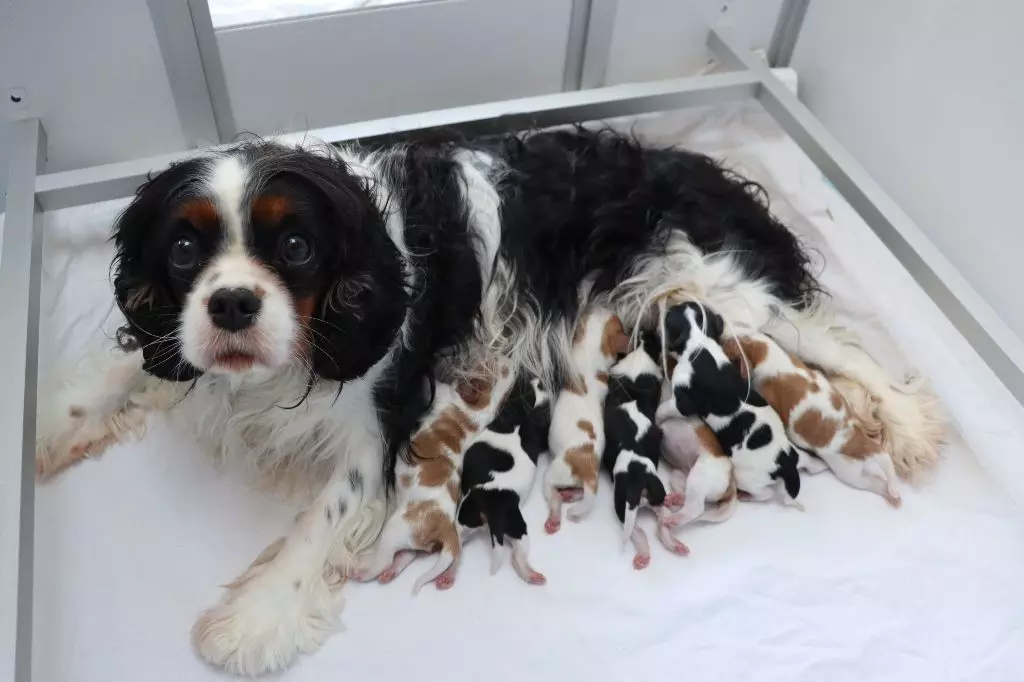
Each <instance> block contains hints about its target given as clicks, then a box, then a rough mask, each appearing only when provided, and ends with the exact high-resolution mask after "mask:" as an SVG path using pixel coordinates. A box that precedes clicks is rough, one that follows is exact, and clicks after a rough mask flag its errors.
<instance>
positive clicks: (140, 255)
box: [112, 160, 204, 381]
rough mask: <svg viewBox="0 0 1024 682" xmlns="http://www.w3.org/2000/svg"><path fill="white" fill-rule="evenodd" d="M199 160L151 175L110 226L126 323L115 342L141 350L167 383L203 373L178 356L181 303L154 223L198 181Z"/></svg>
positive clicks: (147, 367)
mask: <svg viewBox="0 0 1024 682" xmlns="http://www.w3.org/2000/svg"><path fill="white" fill-rule="evenodd" d="M203 163H204V162H203V161H201V160H191V161H185V162H182V163H178V164H175V165H173V166H171V167H170V168H168V169H167V170H165V171H163V172H162V173H160V174H158V175H156V176H154V177H152V178H150V179H149V180H148V181H147V182H146V183H145V184H143V185H142V186H141V187H140V188H139V189H138V191H137V192H136V195H135V199H134V200H133V201H132V203H131V204H130V205H129V206H128V208H126V209H125V210H124V212H123V213H121V215H120V217H118V219H117V223H116V224H115V226H114V235H113V241H114V245H115V248H116V254H115V256H114V261H113V264H112V270H113V275H114V276H113V280H114V295H115V297H116V300H117V305H118V307H119V308H120V309H121V312H122V313H123V314H124V316H125V319H126V321H127V324H126V325H125V326H124V327H122V328H121V329H120V330H119V333H118V344H119V345H120V346H121V348H122V349H124V350H126V351H131V350H136V349H141V350H142V357H143V363H142V368H143V369H144V370H145V371H146V372H148V373H149V374H152V375H153V376H156V377H159V378H161V379H167V380H169V381H191V380H192V379H195V378H196V377H198V376H199V375H200V374H202V371H200V370H199V369H197V368H196V367H193V366H192V365H191V364H189V363H188V362H186V361H185V359H184V358H183V357H182V355H181V341H180V339H179V338H178V334H177V332H178V328H179V326H180V322H181V311H182V303H181V301H179V300H177V299H176V297H175V296H174V294H173V292H172V291H171V287H170V282H169V280H168V275H167V269H166V268H167V266H166V260H165V259H166V252H165V251H164V245H163V244H162V243H160V241H159V237H158V234H157V227H158V226H159V225H160V224H161V223H162V222H163V221H166V220H167V219H168V215H167V212H168V210H170V207H171V204H172V202H173V201H174V200H175V199H176V198H177V197H179V196H181V195H182V194H183V193H186V192H188V191H190V186H191V185H192V184H194V183H196V182H198V181H199V180H200V178H201V177H202V173H201V171H202V166H203Z"/></svg>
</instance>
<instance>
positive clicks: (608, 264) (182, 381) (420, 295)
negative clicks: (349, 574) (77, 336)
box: [37, 128, 939, 674]
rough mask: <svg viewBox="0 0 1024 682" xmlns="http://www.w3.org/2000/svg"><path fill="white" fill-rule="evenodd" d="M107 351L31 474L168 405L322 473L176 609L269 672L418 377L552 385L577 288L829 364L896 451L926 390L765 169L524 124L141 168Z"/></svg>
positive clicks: (363, 497)
mask: <svg viewBox="0 0 1024 682" xmlns="http://www.w3.org/2000/svg"><path fill="white" fill-rule="evenodd" d="M114 242H115V246H116V250H117V256H116V260H115V262H114V266H113V274H114V289H115V294H116V298H117V302H118V305H119V307H120V309H121V311H122V312H123V314H124V317H125V319H126V325H125V327H124V328H123V330H122V334H121V336H120V341H121V346H122V350H123V351H125V352H123V353H121V352H115V353H114V354H111V355H105V356H104V357H103V358H101V359H100V360H99V361H98V362H93V363H91V364H90V365H88V366H85V367H84V368H83V369H82V370H81V371H80V372H79V373H78V374H77V375H75V376H70V377H67V378H66V380H65V382H64V386H63V388H62V389H61V390H59V391H56V392H55V393H54V394H53V395H52V396H50V400H49V402H48V404H47V405H46V406H44V410H43V413H42V415H41V422H40V432H39V433H40V438H39V443H38V451H37V470H38V473H39V475H40V476H41V477H46V476H48V475H51V474H53V473H55V472H56V471H59V470H60V469H62V468H64V467H66V466H68V465H69V464H71V463H73V462H75V461H76V460H78V459H81V458H83V457H86V456H89V455H95V454H98V453H99V452H101V451H102V450H103V449H105V448H106V447H107V446H109V445H110V444H112V443H114V442H117V441H118V440H120V439H122V438H124V437H125V436H126V435H128V434H130V433H133V432H138V431H139V430H140V429H141V428H142V427H143V424H144V420H145V418H146V416H147V414H149V413H151V412H152V411H154V410H157V409H161V410H162V409H169V408H171V407H173V410H171V412H173V413H180V414H182V415H185V418H186V420H187V421H190V422H191V424H192V425H193V426H195V427H197V431H198V432H199V434H200V436H201V437H203V438H205V439H206V440H207V441H209V442H210V443H211V444H212V449H213V451H214V453H216V454H217V455H218V456H219V457H221V458H225V459H231V460H234V461H237V462H241V463H243V464H244V465H245V466H248V467H249V468H251V469H252V470H253V471H254V473H255V474H256V475H257V477H259V478H263V479H279V478H281V477H285V478H290V479H295V478H305V479H306V480H312V481H313V482H314V483H316V485H317V489H318V491H319V492H318V493H317V494H316V495H315V497H314V499H313V501H312V503H311V504H310V505H309V507H308V509H307V510H306V511H305V512H304V513H302V514H301V515H300V516H299V517H298V519H297V520H296V523H295V526H294V529H293V530H292V532H291V533H290V534H289V535H288V536H287V537H285V538H282V539H280V540H278V541H277V542H274V543H272V544H271V545H270V546H269V547H268V548H267V549H266V550H265V551H264V552H263V553H262V554H261V555H260V556H259V557H258V558H257V559H256V561H254V563H253V565H252V566H250V567H249V569H248V570H246V571H245V572H244V573H243V574H242V575H241V576H240V577H239V578H238V579H237V580H235V581H234V582H232V583H231V584H230V585H229V586H228V590H227V592H226V593H225V594H224V596H223V599H222V600H221V601H220V602H219V603H218V604H217V605H215V606H213V607H212V608H210V609H208V610H207V611H205V612H204V613H203V614H202V615H201V617H200V619H199V621H198V622H197V624H196V627H195V629H194V632H193V634H194V639H195V643H196V647H197V649H198V651H199V652H200V654H201V655H202V656H203V657H204V658H205V659H206V660H208V661H210V662H212V663H214V664H218V665H221V666H224V667H225V668H227V669H229V670H231V671H235V672H239V673H247V674H256V673H262V672H268V671H273V670H277V669H280V668H283V667H285V666H287V665H288V664H289V663H290V662H291V661H292V660H294V658H295V657H296V655H298V654H299V653H300V652H309V651H312V650H314V649H315V648H317V647H318V646H319V645H320V644H321V643H322V642H323V641H324V639H325V638H326V637H327V636H328V635H329V634H330V632H331V631H332V629H333V628H334V626H335V624H336V621H337V612H338V604H339V602H338V600H337V598H336V592H337V588H338V582H339V581H337V580H335V578H336V577H337V575H338V573H337V572H340V573H341V574H344V573H345V572H346V571H347V570H348V569H349V568H350V567H351V566H352V565H353V564H354V557H355V555H356V554H357V553H358V552H360V551H361V550H362V549H364V548H365V547H367V546H368V545H369V544H370V543H371V542H372V541H373V540H374V538H375V537H376V535H377V533H378V532H379V530H380V527H381V525H382V524H383V521H384V517H385V514H386V499H387V494H386V491H387V490H388V489H389V486H390V485H391V484H392V483H393V481H392V480H391V478H392V477H393V472H394V467H395V462H396V458H397V457H400V456H405V454H406V444H407V441H408V438H409V435H410V434H411V433H412V432H413V431H414V430H415V429H416V427H417V425H418V423H419V419H420V418H421V416H422V415H423V414H424V412H425V411H426V410H427V409H428V408H429V405H430V402H431V398H432V387H433V383H432V382H433V377H434V376H443V377H444V378H445V380H449V381H460V380H461V381H467V382H473V383H474V385H477V386H484V387H486V382H487V379H488V377H487V372H488V371H489V368H492V367H494V366H495V359H496V358H504V359H507V360H509V361H511V363H512V364H513V365H514V366H515V368H516V371H517V372H518V371H521V372H526V373H529V374H530V375H532V376H535V377H537V378H539V379H541V380H542V381H543V382H544V384H545V385H547V386H552V387H556V388H557V387H558V386H562V385H564V384H565V382H566V380H567V378H569V377H570V376H571V375H572V373H573V371H574V370H573V367H572V366H571V363H570V361H569V357H570V349H571V346H572V336H573V329H574V327H575V326H576V322H577V319H578V317H579V315H580V313H581V311H583V309H584V308H586V307H588V306H592V305H596V306H602V307H606V308H610V309H612V310H614V311H615V312H616V314H617V315H618V316H619V318H620V319H621V320H622V321H623V323H624V324H625V326H626V328H627V329H635V328H637V327H641V328H646V329H652V328H654V327H655V326H656V324H655V322H656V319H655V317H656V314H657V310H658V307H659V306H658V304H659V303H661V302H662V301H664V300H682V299H694V300H697V301H700V302H701V303H702V304H704V305H706V306H708V307H710V308H711V309H713V310H715V311H717V312H718V313H719V314H721V315H722V316H723V318H724V320H725V323H726V324H727V325H728V326H729V327H731V328H736V329H753V330H762V331H769V332H771V333H772V335H773V336H774V337H775V338H776V339H778V341H779V342H780V343H781V344H782V345H783V346H784V347H785V348H786V349H787V350H789V351H791V352H794V353H796V354H798V355H799V356H800V357H802V358H803V359H804V360H806V361H807V362H808V363H810V364H813V365H815V366H818V367H821V368H823V369H824V370H825V371H827V372H829V373H833V374H837V375H841V376H842V377H844V378H845V379H844V381H843V382H842V386H843V387H844V390H845V391H846V393H848V394H850V397H851V404H858V405H861V406H865V407H864V409H863V410H862V411H861V412H862V416H863V418H869V419H872V420H877V422H878V423H879V424H880V427H881V429H882V435H883V437H884V439H886V441H887V444H888V449H889V451H890V452H892V453H893V454H894V456H895V457H896V458H897V459H898V460H899V461H900V463H901V464H902V465H903V468H904V470H908V469H913V468H915V467H916V465H917V464H918V463H920V462H921V461H924V460H930V459H931V458H933V457H934V456H935V449H936V447H937V441H938V436H937V434H938V431H937V425H938V423H939V422H938V419H937V416H936V414H935V413H934V406H933V404H932V402H931V398H930V396H929V395H928V394H927V393H926V392H925V391H921V390H916V388H912V387H908V386H905V385H903V384H901V383H896V382H893V381H891V380H890V378H889V377H887V376H886V374H885V373H884V372H883V371H882V370H881V368H880V367H879V366H878V365H877V364H876V363H875V362H874V361H873V360H872V359H871V358H870V357H869V356H868V355H867V354H866V353H865V352H864V351H862V350H861V349H860V348H859V347H858V345H857V343H856V341H855V340H854V339H852V338H851V337H850V336H849V335H847V334H846V333H844V332H842V331H841V330H839V329H838V328H835V327H833V326H832V325H831V324H830V323H829V321H828V317H827V315H826V314H825V312H824V311H823V309H822V307H821V305H820V304H819V297H818V293H819V290H818V286H817V284H816V281H815V279H814V277H813V275H812V274H811V272H810V271H809V268H808V259H807V257H806V255H805V253H804V252H803V251H802V250H801V248H800V245H799V243H798V241H797V239H796V238H795V237H794V235H793V234H791V233H790V232H789V231H788V230H787V229H786V228H785V227H784V226H783V225H781V224H780V223H779V222H777V221H776V220H775V219H774V218H773V217H772V216H771V214H770V213H769V211H768V209H767V206H766V205H765V202H764V201H762V193H761V191H760V188H759V187H757V186H756V185H754V184H753V183H750V182H747V181H745V180H744V179H742V178H739V177H737V176H735V175H733V174H731V173H729V172H727V171H725V170H723V169H722V168H721V167H720V166H719V165H718V164H717V163H715V162H714V161H712V160H711V159H709V158H707V157H704V156H700V155H697V154H692V153H688V152H685V151H681V150H670V149H653V148H647V147H644V146H643V145H641V144H639V143H637V142H636V141H635V140H633V139H630V138H626V137H623V136H621V135H619V134H617V133H614V132H611V131H607V130H601V131H592V130H586V129H582V128H580V129H576V130H563V131H556V132H539V133H531V134H526V135H519V136H510V137H503V138H499V139H487V140H477V141H473V142H466V143H454V142H452V143H442V142H433V143H430V144H426V143H424V144H415V143H413V144H404V145H393V146H382V147H379V148H377V149H375V150H372V151H370V150H364V149H360V148H334V147H327V146H323V147H312V146H305V147H285V146H281V145H279V144H275V143H273V142H263V141H258V142H250V143H245V144H241V145H238V146H235V147H232V148H231V149H229V150H227V151H219V152H215V153H208V154H200V155H198V156H196V157H195V158H193V159H191V160H187V161H183V162H181V163H178V164H175V165H173V166H171V167H170V168H168V169H167V170H165V171H163V172H161V173H160V174H158V175H156V176H155V177H153V178H151V179H150V180H149V181H148V182H147V183H146V184H144V185H143V186H142V187H141V188H140V189H139V190H138V193H137V195H136V197H135V199H134V201H132V203H131V204H130V205H129V206H128V208H127V209H125V211H124V213H123V214H122V215H121V216H120V218H119V219H118V221H117V224H116V225H115V227H114Z"/></svg>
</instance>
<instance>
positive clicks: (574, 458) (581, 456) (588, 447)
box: [565, 443, 598, 491]
mask: <svg viewBox="0 0 1024 682" xmlns="http://www.w3.org/2000/svg"><path fill="white" fill-rule="evenodd" d="M565 463H566V464H568V465H569V471H571V472H572V475H573V476H574V477H575V478H576V480H578V481H579V482H580V483H582V484H583V485H584V486H586V487H588V488H590V489H591V490H593V491H596V490H597V465H598V461H597V454H596V453H595V452H594V444H593V443H585V444H584V445H578V446H576V447H574V448H569V450H567V451H566V453H565Z"/></svg>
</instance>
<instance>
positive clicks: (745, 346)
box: [722, 336, 769, 379]
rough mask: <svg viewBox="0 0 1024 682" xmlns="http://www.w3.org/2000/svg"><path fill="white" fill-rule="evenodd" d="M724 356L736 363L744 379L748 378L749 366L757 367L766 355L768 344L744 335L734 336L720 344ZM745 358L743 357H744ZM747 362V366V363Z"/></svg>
mask: <svg viewBox="0 0 1024 682" xmlns="http://www.w3.org/2000/svg"><path fill="white" fill-rule="evenodd" d="M722 350H723V351H725V357H727V358H729V361H730V362H732V364H734V365H736V368H737V369H739V371H740V374H741V375H742V376H743V378H744V379H748V378H749V376H748V369H749V367H757V366H759V365H760V364H761V363H762V362H764V361H765V358H767V357H768V351H769V348H768V344H766V343H764V342H762V341H757V340H755V339H751V338H749V337H746V336H734V337H732V338H730V339H726V341H725V342H724V343H723V344H722ZM744 358H745V359H744ZM747 363H749V367H748V364H747Z"/></svg>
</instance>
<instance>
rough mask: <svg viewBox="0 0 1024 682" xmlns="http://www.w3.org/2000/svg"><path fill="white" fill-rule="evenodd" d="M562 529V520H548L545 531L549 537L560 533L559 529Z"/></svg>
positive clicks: (545, 523)
mask: <svg viewBox="0 0 1024 682" xmlns="http://www.w3.org/2000/svg"><path fill="white" fill-rule="evenodd" d="M561 527H562V520H561V519H555V518H548V520H547V521H545V522H544V530H545V532H547V534H548V535H554V534H555V533H557V532H558V529H559V528H561Z"/></svg>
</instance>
